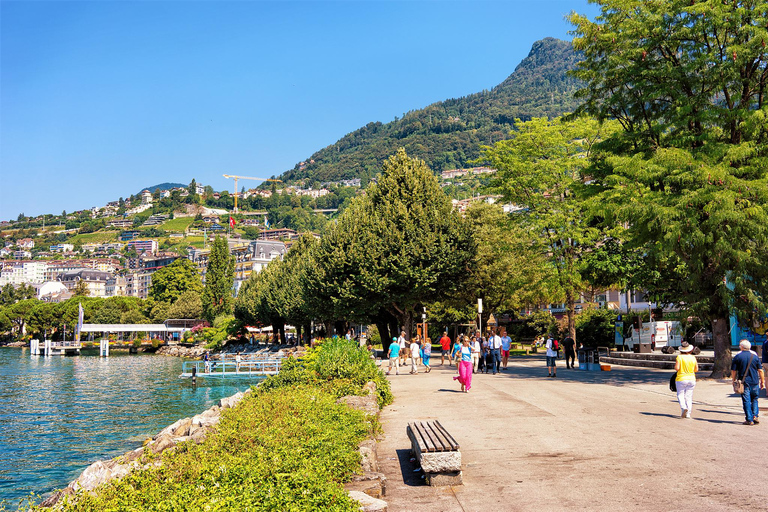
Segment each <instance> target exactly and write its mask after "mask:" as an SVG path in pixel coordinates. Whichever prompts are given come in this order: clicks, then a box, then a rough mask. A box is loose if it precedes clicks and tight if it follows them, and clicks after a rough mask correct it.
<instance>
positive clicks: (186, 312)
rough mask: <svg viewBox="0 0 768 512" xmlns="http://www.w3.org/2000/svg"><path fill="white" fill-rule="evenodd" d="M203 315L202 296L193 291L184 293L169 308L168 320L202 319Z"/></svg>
mask: <svg viewBox="0 0 768 512" xmlns="http://www.w3.org/2000/svg"><path fill="white" fill-rule="evenodd" d="M202 315H203V302H202V300H201V298H200V294H199V293H197V292H193V291H187V292H184V293H182V294H181V295H180V296H179V298H178V299H176V302H174V303H173V304H172V305H171V307H170V308H168V318H200V317H202Z"/></svg>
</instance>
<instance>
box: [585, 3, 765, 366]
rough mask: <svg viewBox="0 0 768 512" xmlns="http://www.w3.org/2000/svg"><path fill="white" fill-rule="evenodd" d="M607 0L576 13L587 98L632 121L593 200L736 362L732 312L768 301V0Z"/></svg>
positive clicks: (661, 297)
mask: <svg viewBox="0 0 768 512" xmlns="http://www.w3.org/2000/svg"><path fill="white" fill-rule="evenodd" d="M596 3H598V4H599V5H600V7H601V13H600V15H599V16H598V17H597V18H596V19H595V21H591V20H589V19H587V18H586V17H584V16H579V15H577V14H572V15H571V16H570V21H571V22H572V23H573V24H574V25H575V27H576V28H575V30H574V32H573V33H574V35H575V36H576V37H575V38H574V47H575V48H576V49H577V50H579V51H582V52H583V55H584V59H583V61H582V62H581V63H580V65H579V69H578V70H577V71H576V72H575V73H574V76H576V77H577V78H580V79H581V80H583V81H584V82H586V84H587V86H586V87H585V88H584V89H582V90H580V91H579V93H578V95H579V97H581V98H583V99H584V100H585V103H584V105H583V107H581V109H580V111H582V112H587V113H589V114H592V115H594V116H596V117H597V118H599V119H617V120H618V122H620V123H621V125H622V127H623V130H622V131H621V132H619V133H617V134H616V135H615V136H614V137H612V138H611V140H610V141H609V142H608V143H607V144H606V145H605V147H606V148H608V149H609V150H610V152H611V154H610V155H607V156H606V157H605V158H604V159H601V160H596V161H594V162H593V166H592V168H591V170H590V172H591V173H592V176H593V178H594V182H593V185H594V186H595V187H596V188H598V189H600V190H601V193H600V194H599V195H598V196H597V199H596V201H595V203H594V205H595V211H596V212H597V213H598V214H599V215H600V216H602V217H603V218H605V219H606V221H607V222H609V223H625V224H626V225H627V226H628V233H627V236H628V240H629V241H630V242H631V243H632V245H633V246H634V247H636V248H637V250H638V252H639V253H640V254H642V255H643V260H644V263H645V265H646V267H647V268H648V269H649V270H648V272H647V274H648V275H654V276H655V278H654V279H652V280H647V281H646V282H645V285H646V287H647V288H648V289H649V291H650V292H651V294H652V296H653V297H654V298H656V299H657V300H658V301H660V302H662V303H664V302H667V303H671V302H675V303H679V304H681V305H683V306H684V307H686V308H689V309H690V310H692V311H693V312H695V313H696V314H698V315H700V316H701V317H702V318H705V319H707V320H709V321H711V322H712V327H713V333H714V339H715V356H716V361H715V369H714V371H713V376H723V375H727V374H728V373H729V371H730V359H731V355H730V339H729V336H728V332H729V325H728V317H729V315H730V313H732V312H733V313H737V314H738V315H739V316H741V317H748V316H752V315H764V314H765V313H766V311H767V310H768V279H767V278H768V267H766V265H765V262H766V261H768V211H767V210H766V200H768V185H766V177H767V173H768V122H766V120H767V119H768V103H767V102H766V94H765V89H766V84H767V83H768V67H767V65H768V58H767V57H766V50H765V44H766V42H767V41H768V25H767V23H768V4H766V3H765V2H763V1H757V0H754V1H729V2H723V1H721V0H717V1H716V0H697V1H695V2H683V1H675V2H644V1H638V0H600V1H598V2H596Z"/></svg>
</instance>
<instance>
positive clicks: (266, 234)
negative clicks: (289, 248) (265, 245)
mask: <svg viewBox="0 0 768 512" xmlns="http://www.w3.org/2000/svg"><path fill="white" fill-rule="evenodd" d="M300 236H301V235H299V234H298V233H297V232H296V231H294V230H293V229H288V228H280V229H265V230H263V231H262V232H261V233H259V239H261V240H282V239H284V238H287V239H288V240H295V239H297V238H299V237H300Z"/></svg>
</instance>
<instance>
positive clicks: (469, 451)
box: [379, 356, 768, 512]
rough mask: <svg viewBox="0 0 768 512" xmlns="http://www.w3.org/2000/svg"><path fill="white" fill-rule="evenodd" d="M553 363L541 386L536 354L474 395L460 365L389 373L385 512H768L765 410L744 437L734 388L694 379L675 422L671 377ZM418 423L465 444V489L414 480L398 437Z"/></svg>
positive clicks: (404, 441) (382, 454) (485, 380)
mask: <svg viewBox="0 0 768 512" xmlns="http://www.w3.org/2000/svg"><path fill="white" fill-rule="evenodd" d="M433 359H434V358H433ZM438 363H439V357H438ZM558 364H559V365H560V364H562V366H559V367H558V376H557V379H549V378H547V377H546V373H547V371H546V367H545V362H544V358H543V357H542V356H531V357H527V358H515V359H512V360H511V361H510V363H509V368H508V369H507V370H506V371H502V372H501V373H500V374H498V375H496V376H493V375H491V374H487V375H486V374H476V375H474V379H473V382H472V390H471V391H470V392H469V393H460V392H459V384H458V383H457V382H455V381H453V380H452V377H453V375H455V374H456V373H455V372H456V368H455V366H454V367H448V365H446V366H443V367H440V366H439V364H438V366H435V367H434V369H433V370H432V372H431V373H430V374H424V373H420V374H418V375H408V374H407V373H406V374H401V375H399V376H395V375H394V374H393V375H391V376H390V377H389V379H390V382H391V383H392V389H393V392H394V394H395V402H394V403H393V404H392V405H390V406H389V407H386V408H385V409H384V410H383V411H382V414H381V420H382V423H383V427H384V433H385V437H384V439H383V441H382V442H381V443H380V446H379V461H380V464H381V466H382V471H383V472H384V473H385V474H386V475H387V477H388V481H389V485H388V489H387V496H386V498H385V499H386V500H387V501H388V503H389V510H390V511H392V512H399V511H446V512H448V511H451V512H452V511H456V512H475V511H517V510H521V511H522V510H525V511H527V510H546V511H557V510H580V511H581V510H600V511H602V510H605V511H614V512H615V511H622V510H633V511H634V510H637V511H657V510H658V511H666V510H706V511H719V510H722V511H726V510H727V511H733V510H768V485H766V482H765V469H766V462H767V461H768V399H765V398H763V397H762V395H761V406H763V407H764V408H765V409H764V410H765V411H766V412H765V416H764V418H765V419H764V421H763V424H761V425H757V426H752V427H749V426H743V425H741V422H742V421H744V414H743V412H742V409H741V400H740V398H739V397H738V396H736V395H733V394H732V390H731V388H730V384H729V383H723V382H719V381H710V380H700V381H699V382H698V383H697V385H696V389H695V391H694V396H693V398H694V409H693V419H691V420H683V419H680V409H679V406H678V404H677V400H676V396H675V394H674V393H673V392H671V391H669V388H668V381H669V376H670V375H671V372H670V371H668V370H654V369H645V368H629V367H618V366H613V371H611V372H587V371H580V370H566V369H565V364H564V361H558ZM707 374H708V372H703V373H701V374H699V378H700V379H701V378H702V377H705V376H706V375H707ZM426 419H439V420H440V422H441V423H442V424H443V425H444V426H445V427H446V428H447V429H448V431H449V432H450V433H451V434H453V436H454V437H455V438H456V440H457V441H458V442H459V444H460V445H461V453H462V465H463V470H464V485H461V486H455V487H429V486H427V485H425V484H424V483H423V480H421V479H420V477H419V473H414V472H413V469H414V468H415V466H414V465H413V463H412V462H410V461H409V459H410V452H409V448H410V443H409V441H408V437H407V436H406V433H405V428H406V424H407V423H408V422H409V421H413V420H426ZM739 473H741V475H743V476H742V477H737V476H736V475H737V474H739Z"/></svg>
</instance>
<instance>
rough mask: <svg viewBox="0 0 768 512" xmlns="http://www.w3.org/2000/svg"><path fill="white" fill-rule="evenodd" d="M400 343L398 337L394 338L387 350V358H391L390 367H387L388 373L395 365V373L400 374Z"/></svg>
mask: <svg viewBox="0 0 768 512" xmlns="http://www.w3.org/2000/svg"><path fill="white" fill-rule="evenodd" d="M399 355H400V343H399V342H398V341H397V338H392V343H390V344H389V350H387V358H388V359H389V368H388V369H387V375H389V372H391V371H392V367H393V366H394V367H395V375H400V359H399V357H398V356H399Z"/></svg>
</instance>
